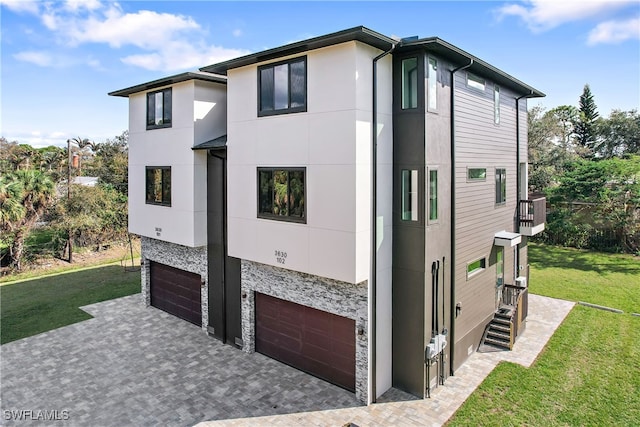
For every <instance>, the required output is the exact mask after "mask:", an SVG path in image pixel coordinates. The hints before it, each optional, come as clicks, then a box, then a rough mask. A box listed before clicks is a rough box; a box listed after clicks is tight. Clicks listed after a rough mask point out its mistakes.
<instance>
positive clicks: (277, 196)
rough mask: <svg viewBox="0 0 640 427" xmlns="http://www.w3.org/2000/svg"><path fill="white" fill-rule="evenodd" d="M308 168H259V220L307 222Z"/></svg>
mask: <svg viewBox="0 0 640 427" xmlns="http://www.w3.org/2000/svg"><path fill="white" fill-rule="evenodd" d="M305 175H306V168H258V218H264V219H276V220H280V221H291V222H303V223H304V222H306V212H305V210H306V208H305V183H306V177H305Z"/></svg>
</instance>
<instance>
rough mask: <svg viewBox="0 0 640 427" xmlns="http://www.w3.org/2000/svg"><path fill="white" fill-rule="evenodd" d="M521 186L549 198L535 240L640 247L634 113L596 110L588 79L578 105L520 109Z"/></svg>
mask: <svg viewBox="0 0 640 427" xmlns="http://www.w3.org/2000/svg"><path fill="white" fill-rule="evenodd" d="M528 125H529V130H528V132H529V133H528V136H529V163H530V173H529V191H530V192H533V193H544V194H545V195H546V196H547V200H548V203H549V207H550V209H549V215H548V216H547V226H546V230H545V231H544V232H543V233H542V235H541V236H540V237H539V238H540V239H542V240H543V241H546V242H548V243H553V244H560V245H564V246H573V247H578V248H592V249H598V250H607V251H616V252H629V253H640V114H638V111H637V110H630V111H622V110H613V111H611V113H610V114H609V116H608V117H601V116H600V114H599V113H598V109H597V105H596V102H595V99H594V96H593V94H592V93H591V89H590V87H589V85H585V86H584V89H583V92H582V94H581V95H580V97H579V99H578V106H577V107H575V106H571V105H562V106H559V107H556V108H553V109H551V110H549V111H547V110H545V109H544V108H543V107H540V106H536V107H533V108H531V109H530V110H529V113H528Z"/></svg>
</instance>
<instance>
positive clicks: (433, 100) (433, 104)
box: [427, 58, 438, 111]
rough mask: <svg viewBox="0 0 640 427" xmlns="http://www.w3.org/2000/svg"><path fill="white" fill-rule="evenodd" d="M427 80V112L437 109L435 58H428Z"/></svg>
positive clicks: (436, 68) (436, 69)
mask: <svg viewBox="0 0 640 427" xmlns="http://www.w3.org/2000/svg"><path fill="white" fill-rule="evenodd" d="M427 78H428V79H429V90H428V92H427V95H428V103H427V106H428V108H429V111H435V110H436V108H437V107H438V61H437V60H436V59H435V58H429V62H428V74H427Z"/></svg>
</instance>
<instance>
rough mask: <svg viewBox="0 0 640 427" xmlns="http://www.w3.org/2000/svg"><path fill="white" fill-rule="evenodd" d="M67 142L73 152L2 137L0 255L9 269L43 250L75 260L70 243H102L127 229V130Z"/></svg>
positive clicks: (93, 245) (94, 244)
mask: <svg viewBox="0 0 640 427" xmlns="http://www.w3.org/2000/svg"><path fill="white" fill-rule="evenodd" d="M69 142H70V143H69V144H68V147H70V148H71V153H69V151H68V150H69V148H67V147H64V148H63V147H56V146H49V147H44V148H34V147H32V146H30V145H28V144H20V143H18V142H17V141H11V142H9V141H7V140H6V139H5V138H4V137H2V138H0V231H1V232H2V233H1V237H0V256H1V259H2V266H5V267H7V268H8V269H9V270H20V269H21V268H22V267H23V262H24V260H25V259H30V258H31V257H33V256H36V255H38V254H41V253H42V252H46V253H47V254H54V255H56V256H58V257H64V256H65V255H66V257H68V259H69V261H71V260H72V253H73V250H72V248H73V246H72V243H75V244H76V245H78V246H81V247H94V248H97V249H99V248H100V247H101V245H102V244H104V243H107V242H113V241H117V240H123V239H124V238H125V237H126V235H127V181H128V132H127V131H125V132H123V133H122V134H121V135H118V136H116V137H115V138H113V139H107V140H106V141H104V142H101V143H96V142H92V141H90V140H88V139H82V138H79V137H78V138H73V139H71V140H70V141H69ZM79 176H83V177H95V178H97V184H95V186H87V185H82V184H80V183H77V182H78V179H77V177H79ZM30 242H32V243H33V244H31V245H29V243H30Z"/></svg>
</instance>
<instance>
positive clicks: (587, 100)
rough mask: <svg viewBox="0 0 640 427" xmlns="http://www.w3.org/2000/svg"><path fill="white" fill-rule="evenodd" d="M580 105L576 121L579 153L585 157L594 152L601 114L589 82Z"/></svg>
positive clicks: (585, 86) (581, 97)
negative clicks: (597, 123)
mask: <svg viewBox="0 0 640 427" xmlns="http://www.w3.org/2000/svg"><path fill="white" fill-rule="evenodd" d="M578 106H579V108H578V117H577V120H576V122H575V134H576V142H577V144H578V148H579V150H578V153H579V154H580V155H581V156H583V157H589V156H590V155H591V154H592V153H593V148H594V146H595V144H596V137H597V129H596V121H597V120H598V117H599V116H600V115H599V114H598V108H597V107H596V102H595V101H594V99H593V94H592V93H591V88H590V87H589V85H588V84H586V85H584V89H583V90H582V95H580V100H579V101H578Z"/></svg>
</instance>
